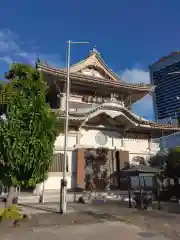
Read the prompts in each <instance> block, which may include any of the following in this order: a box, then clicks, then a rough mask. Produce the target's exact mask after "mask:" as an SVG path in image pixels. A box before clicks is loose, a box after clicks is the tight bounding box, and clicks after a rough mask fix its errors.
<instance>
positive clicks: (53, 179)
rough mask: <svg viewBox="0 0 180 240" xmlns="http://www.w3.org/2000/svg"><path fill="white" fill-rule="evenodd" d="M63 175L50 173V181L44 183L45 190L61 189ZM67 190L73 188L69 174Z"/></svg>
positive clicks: (68, 174)
mask: <svg viewBox="0 0 180 240" xmlns="http://www.w3.org/2000/svg"><path fill="white" fill-rule="evenodd" d="M62 178H63V176H62V173H51V172H50V173H48V179H47V180H46V181H45V182H44V190H56V189H60V187H61V179H62ZM66 180H67V188H68V189H69V188H71V174H70V173H67V177H66Z"/></svg>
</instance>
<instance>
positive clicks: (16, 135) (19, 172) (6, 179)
mask: <svg viewBox="0 0 180 240" xmlns="http://www.w3.org/2000/svg"><path fill="white" fill-rule="evenodd" d="M6 78H7V79H8V80H9V82H8V83H7V84H4V85H2V86H1V88H0V90H1V95H0V96H1V103H2V104H1V106H2V112H3V111H5V114H6V120H4V119H1V120H0V155H1V159H2V160H1V161H0V180H1V181H2V182H3V183H4V184H6V185H7V186H9V194H8V198H7V206H9V205H11V204H12V199H13V196H14V188H15V186H17V185H19V186H25V187H28V186H34V185H35V184H37V183H40V182H42V181H44V180H45V179H46V175H47V172H48V169H49V166H50V164H51V157H52V155H53V149H54V142H55V139H56V137H57V135H58V132H59V131H61V126H62V124H61V123H59V122H58V120H57V119H58V118H57V115H56V113H55V112H53V111H52V110H51V108H50V106H49V104H48V103H47V102H46V94H47V90H48V88H47V84H46V83H45V82H44V80H43V77H42V74H41V73H40V72H39V71H37V70H36V69H35V68H33V67H32V66H31V65H25V64H13V65H12V66H11V67H10V70H9V72H8V73H7V74H6ZM57 126H58V128H57Z"/></svg>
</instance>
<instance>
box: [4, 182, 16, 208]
mask: <svg viewBox="0 0 180 240" xmlns="http://www.w3.org/2000/svg"><path fill="white" fill-rule="evenodd" d="M15 197H16V192H15V187H14V186H10V187H9V189H8V195H7V199H6V204H5V207H6V208H9V207H11V206H12V204H13V200H14V198H15Z"/></svg>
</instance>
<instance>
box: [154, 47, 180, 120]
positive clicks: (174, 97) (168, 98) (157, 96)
mask: <svg viewBox="0 0 180 240" xmlns="http://www.w3.org/2000/svg"><path fill="white" fill-rule="evenodd" d="M149 71H150V79H151V83H152V84H153V85H155V91H154V94H153V106H154V114H155V118H156V120H158V121H160V122H162V123H163V121H164V123H166V122H168V121H173V119H176V118H177V116H179V115H180V52H179V51H177V52H173V53H171V54H170V55H168V56H166V57H163V58H161V59H160V60H158V61H157V62H155V63H154V64H152V65H150V66H149Z"/></svg>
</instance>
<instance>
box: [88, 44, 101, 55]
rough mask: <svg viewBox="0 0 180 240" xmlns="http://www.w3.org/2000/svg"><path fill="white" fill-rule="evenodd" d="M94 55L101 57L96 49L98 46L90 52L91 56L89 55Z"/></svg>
mask: <svg viewBox="0 0 180 240" xmlns="http://www.w3.org/2000/svg"><path fill="white" fill-rule="evenodd" d="M93 54H98V55H100V53H99V51H98V50H97V49H96V45H95V46H94V47H93V49H92V50H90V54H89V55H93Z"/></svg>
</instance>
